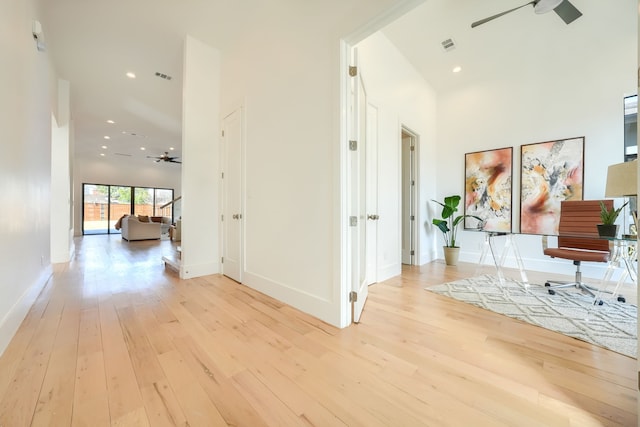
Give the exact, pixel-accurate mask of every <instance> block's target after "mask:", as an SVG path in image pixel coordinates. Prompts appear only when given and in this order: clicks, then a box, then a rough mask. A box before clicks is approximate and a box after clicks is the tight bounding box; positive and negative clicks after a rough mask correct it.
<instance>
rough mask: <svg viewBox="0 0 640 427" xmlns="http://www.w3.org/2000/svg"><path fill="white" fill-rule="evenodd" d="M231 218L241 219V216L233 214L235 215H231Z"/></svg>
mask: <svg viewBox="0 0 640 427" xmlns="http://www.w3.org/2000/svg"><path fill="white" fill-rule="evenodd" d="M231 218H233V219H240V214H233V215H231Z"/></svg>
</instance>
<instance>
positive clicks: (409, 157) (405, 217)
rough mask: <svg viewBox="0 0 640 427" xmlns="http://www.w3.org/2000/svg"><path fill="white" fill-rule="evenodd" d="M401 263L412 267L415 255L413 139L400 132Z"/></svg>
mask: <svg viewBox="0 0 640 427" xmlns="http://www.w3.org/2000/svg"><path fill="white" fill-rule="evenodd" d="M401 143H402V217H401V218H402V263H403V264H408V265H413V264H414V262H415V260H414V255H415V238H414V236H415V235H416V230H415V219H416V205H415V183H416V177H415V138H414V137H413V136H412V135H409V134H408V133H406V132H405V131H404V130H403V132H402V142H401Z"/></svg>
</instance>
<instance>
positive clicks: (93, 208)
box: [82, 184, 109, 234]
mask: <svg viewBox="0 0 640 427" xmlns="http://www.w3.org/2000/svg"><path fill="white" fill-rule="evenodd" d="M83 187H84V188H83V194H82V234H105V233H107V232H108V230H109V209H108V206H109V205H108V203H109V186H108V185H97V184H84V186H83Z"/></svg>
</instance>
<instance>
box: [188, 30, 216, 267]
mask: <svg viewBox="0 0 640 427" xmlns="http://www.w3.org/2000/svg"><path fill="white" fill-rule="evenodd" d="M183 78H184V81H183V90H182V91H183V100H182V152H183V164H182V165H183V167H182V184H183V189H182V191H183V198H182V200H181V203H182V242H181V246H182V260H181V262H182V266H181V269H180V277H181V278H183V279H187V278H190V277H197V276H203V275H206V274H214V273H219V272H220V245H219V240H220V228H219V219H220V200H219V194H220V181H219V177H220V158H219V157H220V119H221V117H220V53H219V52H218V51H217V50H216V49H213V48H212V47H210V46H207V45H206V44H204V43H202V42H201V41H199V40H197V39H195V38H193V37H190V36H187V38H186V40H185V48H184V71H183Z"/></svg>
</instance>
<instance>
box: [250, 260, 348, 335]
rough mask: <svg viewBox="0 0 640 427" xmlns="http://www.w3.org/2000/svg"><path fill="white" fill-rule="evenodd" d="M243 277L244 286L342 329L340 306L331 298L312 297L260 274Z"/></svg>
mask: <svg viewBox="0 0 640 427" xmlns="http://www.w3.org/2000/svg"><path fill="white" fill-rule="evenodd" d="M242 277H243V279H242V284H243V285H245V286H248V287H250V288H251V289H255V290H256V291H259V292H262V293H263V294H266V295H269V296H270V297H272V298H275V299H277V300H279V301H282V302H284V303H285V304H288V305H290V306H292V307H295V308H297V309H298V310H300V311H303V312H305V313H308V314H310V315H312V316H314V317H317V318H318V319H320V320H322V321H324V322H327V323H329V324H331V325H334V326H336V327H342V326H341V325H340V309H339V307H338V305H339V304H336V303H335V302H333V301H331V298H329V299H325V298H322V297H319V296H317V295H312V294H310V293H307V292H303V291H300V290H299V289H294V288H291V287H289V286H286V285H284V284H281V283H278V282H275V281H273V280H271V279H268V278H266V277H264V276H262V275H259V274H254V273H250V272H246V271H245V272H244V274H243V276H242Z"/></svg>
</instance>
